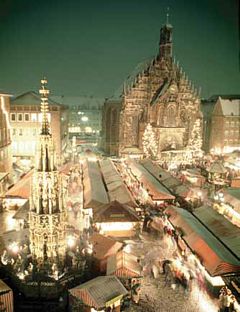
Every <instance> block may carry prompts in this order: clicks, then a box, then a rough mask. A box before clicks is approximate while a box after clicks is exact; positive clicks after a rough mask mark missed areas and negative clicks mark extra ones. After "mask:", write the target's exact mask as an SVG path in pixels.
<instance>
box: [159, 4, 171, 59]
mask: <svg viewBox="0 0 240 312" xmlns="http://www.w3.org/2000/svg"><path fill="white" fill-rule="evenodd" d="M172 30H173V27H172V25H170V24H169V8H168V9H167V14H166V24H165V25H163V26H162V27H161V30H160V42H159V56H160V58H164V59H171V58H172Z"/></svg>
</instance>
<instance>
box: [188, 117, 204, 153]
mask: <svg viewBox="0 0 240 312" xmlns="http://www.w3.org/2000/svg"><path fill="white" fill-rule="evenodd" d="M201 131H202V128H201V122H200V119H197V120H196V121H195V123H194V125H193V129H192V133H191V136H190V139H189V143H188V148H189V149H191V150H193V151H201V148H202V133H201Z"/></svg>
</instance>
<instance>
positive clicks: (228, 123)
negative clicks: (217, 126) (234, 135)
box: [225, 120, 240, 127]
mask: <svg viewBox="0 0 240 312" xmlns="http://www.w3.org/2000/svg"><path fill="white" fill-rule="evenodd" d="M239 124H240V121H239V120H236V121H228V120H226V121H225V126H226V127H239Z"/></svg>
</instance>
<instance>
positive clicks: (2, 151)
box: [0, 93, 12, 210]
mask: <svg viewBox="0 0 240 312" xmlns="http://www.w3.org/2000/svg"><path fill="white" fill-rule="evenodd" d="M9 110H10V95H9V94H6V93H0V195H3V194H4V193H5V191H7V187H8V185H9V184H10V179H11V177H10V176H11V172H12V153H11V134H10V123H9ZM0 210H1V208H0Z"/></svg>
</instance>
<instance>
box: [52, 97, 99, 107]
mask: <svg viewBox="0 0 240 312" xmlns="http://www.w3.org/2000/svg"><path fill="white" fill-rule="evenodd" d="M51 99H53V100H54V101H56V102H58V103H61V104H64V105H67V106H69V107H73V106H83V107H84V108H86V109H91V108H99V107H101V106H103V104H104V101H105V99H104V98H97V97H93V96H51Z"/></svg>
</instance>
